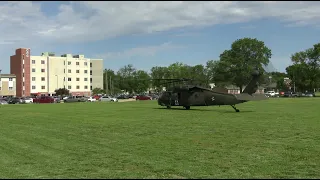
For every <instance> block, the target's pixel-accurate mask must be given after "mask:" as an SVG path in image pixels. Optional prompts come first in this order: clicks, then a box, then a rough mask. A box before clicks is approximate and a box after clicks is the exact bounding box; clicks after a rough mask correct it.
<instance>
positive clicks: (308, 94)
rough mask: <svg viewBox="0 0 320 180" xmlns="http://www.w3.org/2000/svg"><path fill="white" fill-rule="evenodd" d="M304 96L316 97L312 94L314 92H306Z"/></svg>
mask: <svg viewBox="0 0 320 180" xmlns="http://www.w3.org/2000/svg"><path fill="white" fill-rule="evenodd" d="M303 96H304V97H316V94H315V93H312V92H306V93H303Z"/></svg>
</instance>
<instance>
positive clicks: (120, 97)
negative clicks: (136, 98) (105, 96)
mask: <svg viewBox="0 0 320 180" xmlns="http://www.w3.org/2000/svg"><path fill="white" fill-rule="evenodd" d="M117 99H129V97H128V96H127V95H124V94H122V95H120V96H118V97H117Z"/></svg>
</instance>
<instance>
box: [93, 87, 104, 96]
mask: <svg viewBox="0 0 320 180" xmlns="http://www.w3.org/2000/svg"><path fill="white" fill-rule="evenodd" d="M105 93H106V92H105V90H103V89H101V88H94V89H92V94H93V95H97V94H105Z"/></svg>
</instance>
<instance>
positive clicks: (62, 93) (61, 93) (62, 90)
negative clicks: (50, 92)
mask: <svg viewBox="0 0 320 180" xmlns="http://www.w3.org/2000/svg"><path fill="white" fill-rule="evenodd" d="M54 92H55V93H56V95H57V96H67V95H69V94H70V92H69V90H68V89H66V88H60V89H56V90H55V91H54Z"/></svg>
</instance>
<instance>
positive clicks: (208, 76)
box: [93, 38, 320, 94]
mask: <svg viewBox="0 0 320 180" xmlns="http://www.w3.org/2000/svg"><path fill="white" fill-rule="evenodd" d="M271 56H272V52H271V49H270V48H268V47H267V46H266V45H265V43H264V42H263V41H260V40H258V39H256V38H242V39H238V40H236V41H234V42H233V43H232V44H231V47H230V49H227V50H225V51H223V52H222V53H221V54H220V56H219V59H216V60H209V61H207V63H206V64H205V65H202V64H198V65H195V66H190V65H187V64H184V63H181V62H176V63H173V64H171V65H169V66H166V67H164V66H156V67H152V68H151V69H150V72H147V71H144V70H139V69H136V68H135V67H134V66H133V65H132V64H129V65H126V66H124V67H122V68H120V69H119V70H118V71H117V72H115V71H113V70H111V69H105V71H104V90H102V89H95V90H93V91H94V93H96V94H97V93H107V94H117V93H120V92H121V91H125V92H129V93H130V92H136V93H141V92H145V91H147V90H148V89H149V88H155V89H157V90H159V91H161V90H162V88H163V86H164V85H162V84H161V82H160V81H155V80H154V81H149V80H150V79H167V78H190V79H194V80H195V82H196V83H197V84H198V85H201V86H205V87H209V84H210V83H214V84H215V85H216V86H218V87H225V86H227V85H234V86H236V87H238V88H239V89H240V91H242V89H243V88H244V87H245V85H246V84H248V83H249V81H250V80H251V73H252V72H253V70H255V69H257V70H259V71H260V72H263V74H264V76H263V78H261V81H260V84H264V85H265V86H268V85H270V84H276V88H277V89H278V90H281V91H288V90H290V88H292V87H293V86H294V87H295V90H296V91H306V90H307V91H313V90H315V89H318V88H319V86H320V43H319V44H315V45H313V47H312V48H309V49H306V50H302V51H301V52H296V53H294V54H293V55H292V56H291V61H292V65H290V66H288V67H287V68H286V72H285V73H280V72H266V71H265V68H264V67H265V66H267V65H268V64H269V62H270V58H271ZM285 77H288V78H290V80H291V81H289V82H286V81H284V78H285Z"/></svg>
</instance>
